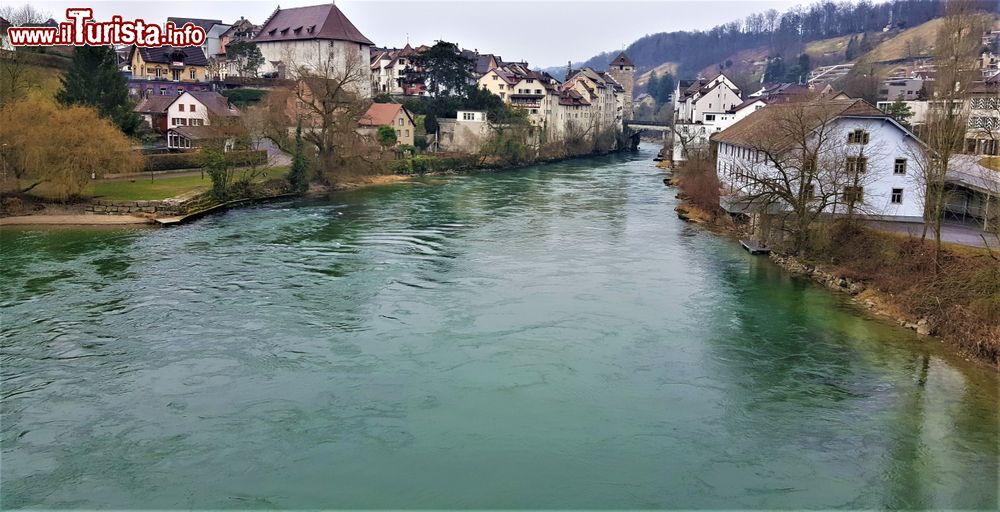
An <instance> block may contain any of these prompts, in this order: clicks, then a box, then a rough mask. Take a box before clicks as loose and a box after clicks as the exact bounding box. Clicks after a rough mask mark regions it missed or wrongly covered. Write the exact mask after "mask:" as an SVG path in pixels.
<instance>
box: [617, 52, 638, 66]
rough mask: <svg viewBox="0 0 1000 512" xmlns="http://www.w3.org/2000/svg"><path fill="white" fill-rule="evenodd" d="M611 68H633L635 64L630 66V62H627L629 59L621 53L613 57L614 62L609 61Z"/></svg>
mask: <svg viewBox="0 0 1000 512" xmlns="http://www.w3.org/2000/svg"><path fill="white" fill-rule="evenodd" d="M611 66H612V67H614V66H632V67H635V64H632V61H631V60H629V58H628V56H627V55H625V52H621V53H619V54H618V56H617V57H615V60H613V61H611Z"/></svg>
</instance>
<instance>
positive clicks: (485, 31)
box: [0, 0, 809, 67]
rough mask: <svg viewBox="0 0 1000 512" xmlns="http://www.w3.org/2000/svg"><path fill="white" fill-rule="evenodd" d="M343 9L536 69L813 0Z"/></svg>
mask: <svg viewBox="0 0 1000 512" xmlns="http://www.w3.org/2000/svg"><path fill="white" fill-rule="evenodd" d="M0 3H3V4H12V5H15V6H17V5H20V4H22V3H30V4H32V5H33V6H35V7H36V8H38V9H39V10H42V11H47V12H49V13H51V14H52V15H54V16H55V18H56V19H57V20H59V21H62V20H63V19H64V17H65V15H64V14H65V10H66V8H67V7H92V8H93V9H94V15H95V18H96V20H97V21H108V20H110V18H111V16H112V15H114V14H119V15H121V16H123V17H124V18H126V19H134V18H143V19H145V20H146V21H157V22H163V21H164V20H166V18H167V16H179V17H189V18H208V19H221V20H222V21H223V22H227V23H229V22H232V21H233V20H235V19H239V17H240V16H244V17H246V18H248V19H250V20H251V21H253V22H254V23H257V24H260V23H263V22H264V20H265V19H266V18H267V17H268V16H269V15H270V14H271V12H272V11H274V9H275V7H277V6H278V5H281V6H282V7H286V8H287V7H299V6H304V5H315V4H318V3H323V2H322V1H320V0H271V1H257V0H222V1H219V0H208V1H200V2H192V1H184V0H180V1H171V0H164V1H101V0H97V1H94V0H90V1H87V0H75V1H61V0H34V1H31V2H24V1H22V0H0ZM336 3H337V6H338V7H340V9H341V10H342V11H344V14H346V15H347V17H348V18H349V19H350V20H351V21H352V22H353V23H354V25H355V26H357V27H358V29H359V30H361V32H362V33H363V34H365V35H366V36H368V38H369V39H371V40H372V41H374V42H375V44H377V45H379V46H397V47H398V46H403V45H404V44H406V41H407V35H409V40H410V42H411V43H416V44H420V43H427V44H433V41H435V40H438V39H444V40H447V41H452V42H457V43H459V44H460V45H461V46H462V47H463V48H468V49H478V50H479V51H481V52H484V53H486V52H488V53H496V54H498V55H500V56H502V57H503V58H504V59H505V60H512V61H513V60H518V61H520V60H527V61H528V63H529V64H531V66H532V67H535V66H538V67H549V66H562V65H565V64H566V61H567V60H572V61H574V62H578V61H582V60H585V59H588V58H590V57H592V56H594V55H596V54H597V53H600V52H602V51H607V50H616V49H621V48H623V47H624V46H625V45H628V44H629V43H631V42H632V41H635V40H636V39H638V38H639V37H642V36H644V35H646V34H653V33H656V32H670V31H672V30H692V29H707V28H711V27H713V26H715V25H718V24H721V23H726V22H729V21H732V20H734V19H738V18H743V17H745V16H746V15H748V14H750V13H753V12H758V11H764V10H767V9H769V8H772V7H773V8H775V9H778V10H779V11H781V10H784V9H786V8H788V7H791V6H792V5H795V4H801V3H809V1H808V0H807V1H798V2H795V1H781V0H778V1H766V0H724V1H706V0H700V1H694V0H684V1H664V0H660V1H634V0H631V1H620V2H619V1H613V0H602V1H594V0H574V1H567V0H555V1H551V0H550V1H528V0H506V1H492V0H476V1H472V0H465V1H454V0H452V1H398V0H395V1H387V0H336Z"/></svg>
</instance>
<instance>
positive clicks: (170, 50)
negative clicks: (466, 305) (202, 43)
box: [128, 46, 208, 66]
mask: <svg viewBox="0 0 1000 512" xmlns="http://www.w3.org/2000/svg"><path fill="white" fill-rule="evenodd" d="M136 50H139V55H141V56H142V60H144V61H146V62H152V63H155V64H170V63H171V62H173V61H174V57H175V56H176V57H181V60H182V61H183V62H184V64H185V65H187V66H207V65H208V59H207V58H205V53H204V52H202V51H201V48H198V47H197V46H184V47H173V46H160V47H157V48H142V47H136V46H133V47H132V50H131V51H130V52H129V54H128V58H129V60H132V55H133V52H135V51H136Z"/></svg>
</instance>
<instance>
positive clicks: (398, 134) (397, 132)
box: [396, 129, 403, 137]
mask: <svg viewBox="0 0 1000 512" xmlns="http://www.w3.org/2000/svg"><path fill="white" fill-rule="evenodd" d="M401 135H403V134H402V133H401V132H400V131H399V130H398V129H397V130H396V137H399V136H401Z"/></svg>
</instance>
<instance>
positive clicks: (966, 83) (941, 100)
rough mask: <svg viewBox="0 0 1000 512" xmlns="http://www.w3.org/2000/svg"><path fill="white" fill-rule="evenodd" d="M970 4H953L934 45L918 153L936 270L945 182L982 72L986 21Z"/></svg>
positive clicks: (967, 0)
mask: <svg viewBox="0 0 1000 512" xmlns="http://www.w3.org/2000/svg"><path fill="white" fill-rule="evenodd" d="M975 7H976V6H975V5H974V3H973V2H972V1H970V0H950V1H949V2H948V5H947V7H946V10H945V18H944V21H943V23H942V24H941V27H940V28H939V30H938V34H937V39H936V42H935V47H934V62H935V65H936V69H937V75H936V77H935V80H934V82H933V86H932V90H931V98H930V102H929V105H928V111H927V120H926V124H925V125H924V127H923V129H922V130H921V135H922V138H923V140H924V142H925V143H926V146H925V147H924V148H923V152H922V154H921V155H916V158H915V160H916V163H917V170H918V173H919V175H918V179H919V180H920V181H921V182H922V184H923V188H924V233H923V237H925V238H926V236H927V229H928V228H930V229H931V231H932V233H933V235H934V261H935V266H938V264H939V263H940V253H941V222H942V219H943V216H944V209H945V183H946V180H947V176H948V167H949V163H950V161H951V157H952V155H954V154H956V153H958V152H961V150H962V145H963V143H964V141H965V134H966V131H967V126H968V112H969V109H968V105H967V104H966V101H967V100H968V96H969V90H970V87H972V84H973V82H974V81H975V80H976V78H977V75H978V73H979V71H978V70H977V69H976V64H975V59H976V56H977V54H978V51H979V49H980V45H981V39H980V38H981V36H982V33H983V30H984V28H985V27H986V26H987V18H986V17H985V16H984V15H983V13H982V12H980V11H978V10H977V9H976V8H975Z"/></svg>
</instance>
